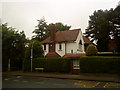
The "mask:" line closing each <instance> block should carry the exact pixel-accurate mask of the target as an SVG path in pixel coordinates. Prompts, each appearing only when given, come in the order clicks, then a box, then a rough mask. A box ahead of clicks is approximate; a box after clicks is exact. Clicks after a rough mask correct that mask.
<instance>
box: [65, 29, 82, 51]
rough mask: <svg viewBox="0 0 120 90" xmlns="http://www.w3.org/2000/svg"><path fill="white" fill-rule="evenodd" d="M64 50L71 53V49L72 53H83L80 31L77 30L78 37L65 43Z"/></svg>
mask: <svg viewBox="0 0 120 90" xmlns="http://www.w3.org/2000/svg"><path fill="white" fill-rule="evenodd" d="M80 40H81V41H82V45H81V49H80V44H79V42H80ZM66 50H67V53H71V50H73V53H84V41H83V36H82V32H81V31H79V34H78V37H77V39H76V41H75V42H69V43H66Z"/></svg>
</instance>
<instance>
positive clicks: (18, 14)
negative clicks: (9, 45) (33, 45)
mask: <svg viewBox="0 0 120 90" xmlns="http://www.w3.org/2000/svg"><path fill="white" fill-rule="evenodd" d="M8 1H9V2H8ZM118 2H119V0H20V1H19V0H3V1H2V2H1V3H0V11H1V10H2V11H1V12H2V14H1V15H0V17H2V22H7V23H8V25H9V26H12V27H14V28H16V29H18V30H19V31H22V30H23V31H24V32H25V34H26V36H27V37H31V36H32V35H33V34H32V31H33V30H34V29H35V26H36V25H37V23H38V22H37V19H41V18H42V17H43V16H44V18H45V20H46V22H48V24H49V23H55V22H62V23H64V24H67V25H70V26H72V28H71V29H77V28H81V30H82V32H85V29H86V27H87V26H88V20H89V16H90V15H92V14H93V12H94V11H95V10H99V9H102V10H105V9H108V10H109V9H110V8H115V7H116V6H117V5H118ZM1 7H2V8H1Z"/></svg>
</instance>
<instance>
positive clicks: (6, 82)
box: [2, 76, 120, 88]
mask: <svg viewBox="0 0 120 90" xmlns="http://www.w3.org/2000/svg"><path fill="white" fill-rule="evenodd" d="M2 88H120V83H114V82H98V81H83V80H69V79H55V78H42V77H33V76H32V77H31V76H3V77H2Z"/></svg>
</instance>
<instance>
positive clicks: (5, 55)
mask: <svg viewBox="0 0 120 90" xmlns="http://www.w3.org/2000/svg"><path fill="white" fill-rule="evenodd" d="M1 27H2V66H3V68H2V69H3V71H6V70H8V68H7V67H8V61H9V60H10V64H11V70H15V69H22V61H23V59H24V54H25V53H24V52H25V44H26V36H25V34H24V31H22V32H18V31H16V30H15V29H14V28H12V27H8V25H7V24H2V25H1Z"/></svg>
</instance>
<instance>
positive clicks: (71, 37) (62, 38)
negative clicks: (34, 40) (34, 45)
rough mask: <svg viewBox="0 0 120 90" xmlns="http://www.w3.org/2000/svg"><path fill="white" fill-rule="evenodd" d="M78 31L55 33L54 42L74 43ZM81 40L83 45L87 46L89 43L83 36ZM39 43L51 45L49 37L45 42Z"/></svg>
mask: <svg viewBox="0 0 120 90" xmlns="http://www.w3.org/2000/svg"><path fill="white" fill-rule="evenodd" d="M79 31H80V29H74V30H66V31H57V32H56V33H55V42H70V41H75V40H76V39H77V36H78V34H79ZM83 40H84V42H85V43H88V44H90V43H91V42H90V40H89V39H88V38H87V37H85V36H83ZM41 43H51V41H50V36H49V37H47V38H46V39H45V40H43V41H41Z"/></svg>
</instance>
